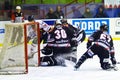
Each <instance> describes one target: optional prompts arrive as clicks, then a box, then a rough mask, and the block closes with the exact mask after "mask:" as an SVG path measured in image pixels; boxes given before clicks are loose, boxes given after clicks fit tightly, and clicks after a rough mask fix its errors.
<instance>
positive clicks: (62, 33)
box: [41, 20, 76, 66]
mask: <svg viewBox="0 0 120 80" xmlns="http://www.w3.org/2000/svg"><path fill="white" fill-rule="evenodd" d="M73 34H74V32H73V30H70V29H69V28H68V27H63V26H62V25H61V22H60V21H59V20H57V21H56V24H55V27H54V29H53V31H52V32H49V37H48V40H47V46H46V47H45V48H44V49H43V50H44V51H42V53H43V54H45V55H48V54H50V53H49V52H52V56H47V57H43V58H42V59H41V60H42V62H41V65H43V64H42V63H43V62H46V59H47V58H48V59H49V58H51V59H52V61H54V62H53V63H54V64H53V63H48V65H61V66H65V59H68V60H69V59H74V60H73V61H75V60H76V56H74V55H73V54H72V53H71V51H72V50H71V44H70V41H71V39H72V37H73V36H74V35H73ZM48 59H47V60H48ZM47 62H50V61H47Z"/></svg>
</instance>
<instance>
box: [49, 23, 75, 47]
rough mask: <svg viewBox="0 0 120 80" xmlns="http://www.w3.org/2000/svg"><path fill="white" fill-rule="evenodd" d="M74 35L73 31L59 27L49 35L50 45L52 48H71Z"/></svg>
mask: <svg viewBox="0 0 120 80" xmlns="http://www.w3.org/2000/svg"><path fill="white" fill-rule="evenodd" d="M73 33H74V32H73V30H70V29H69V28H67V27H62V26H61V25H57V26H56V27H55V28H54V30H53V31H52V32H50V33H49V39H48V45H49V46H52V47H70V46H71V45H70V40H71V39H72V37H73V36H74V35H73Z"/></svg>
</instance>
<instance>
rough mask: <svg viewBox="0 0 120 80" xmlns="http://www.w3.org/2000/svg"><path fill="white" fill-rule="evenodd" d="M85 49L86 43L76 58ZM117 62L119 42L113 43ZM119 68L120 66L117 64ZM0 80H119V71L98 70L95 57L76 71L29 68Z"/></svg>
mask: <svg viewBox="0 0 120 80" xmlns="http://www.w3.org/2000/svg"><path fill="white" fill-rule="evenodd" d="M85 49H86V43H82V44H81V45H80V46H79V47H78V58H79V57H80V56H81V54H83V52H84V51H85ZM115 51H116V58H117V61H120V53H119V52H120V42H119V41H115ZM117 66H118V68H120V64H117ZM0 80H120V70H118V71H105V70H102V69H101V68H100V64H99V60H98V58H97V56H94V57H93V58H92V59H88V60H87V61H86V62H85V63H84V64H83V65H82V66H81V67H80V69H79V70H78V71H74V69H73V66H70V65H69V66H68V67H61V66H55V67H29V72H28V74H22V75H0Z"/></svg>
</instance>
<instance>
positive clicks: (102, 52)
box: [74, 24, 116, 70]
mask: <svg viewBox="0 0 120 80" xmlns="http://www.w3.org/2000/svg"><path fill="white" fill-rule="evenodd" d="M94 55H97V56H98V58H99V60H100V66H101V68H102V69H103V70H109V69H111V68H112V67H111V65H110V63H109V58H111V61H112V64H113V65H115V64H116V60H115V56H114V55H115V52H114V46H113V41H112V38H111V36H110V35H109V34H108V26H107V25H105V24H103V25H102V26H100V30H97V31H95V32H94V33H93V34H92V35H91V36H90V37H89V38H88V42H87V51H86V52H85V53H84V54H83V55H82V56H81V58H80V59H79V60H78V62H77V63H76V65H75V66H74V67H75V69H78V68H79V67H80V66H81V65H82V63H84V61H86V59H88V58H92V57H93V56H94Z"/></svg>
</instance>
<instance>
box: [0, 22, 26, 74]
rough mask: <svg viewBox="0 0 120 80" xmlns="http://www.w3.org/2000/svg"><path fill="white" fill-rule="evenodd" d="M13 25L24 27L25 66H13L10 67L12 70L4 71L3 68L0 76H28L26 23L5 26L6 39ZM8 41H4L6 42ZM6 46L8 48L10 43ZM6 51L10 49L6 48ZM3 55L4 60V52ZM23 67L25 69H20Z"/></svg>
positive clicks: (0, 63) (0, 64)
mask: <svg viewBox="0 0 120 80" xmlns="http://www.w3.org/2000/svg"><path fill="white" fill-rule="evenodd" d="M11 25H13V26H22V27H23V42H24V43H23V46H24V53H23V55H24V64H23V65H13V66H10V67H12V68H11V69H8V68H7V69H2V68H1V70H0V75H16V74H27V73H28V59H27V45H26V36H25V33H26V31H25V29H26V28H25V26H24V23H8V24H5V30H6V31H5V36H6V37H7V36H9V34H8V33H7V31H8V32H9V31H10V29H11V28H10V27H11ZM7 28H8V29H7ZM10 33H11V32H10ZM6 39H8V38H6ZM6 39H4V40H5V41H6ZM6 44H7V45H3V46H8V42H7V43H6ZM6 49H8V48H7V47H6ZM6 49H5V50H6ZM5 54H6V53H5ZM1 55H2V59H4V55H3V53H2V52H1ZM1 66H2V61H1V62H0V67H1ZM7 67H9V66H7ZM21 67H23V68H24V69H20V68H21Z"/></svg>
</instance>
